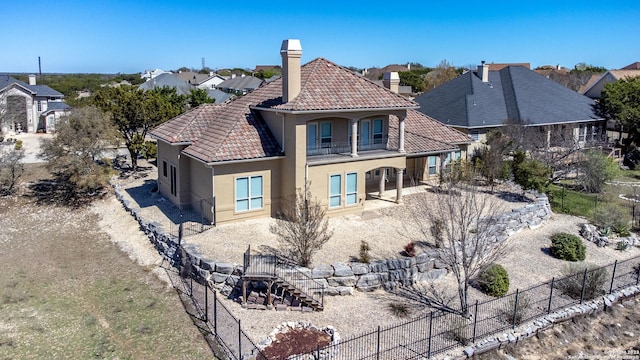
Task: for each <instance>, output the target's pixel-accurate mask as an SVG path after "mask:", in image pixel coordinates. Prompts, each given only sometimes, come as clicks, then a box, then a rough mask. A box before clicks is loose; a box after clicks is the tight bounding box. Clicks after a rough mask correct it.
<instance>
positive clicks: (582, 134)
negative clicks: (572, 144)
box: [578, 125, 587, 141]
mask: <svg viewBox="0 0 640 360" xmlns="http://www.w3.org/2000/svg"><path fill="white" fill-rule="evenodd" d="M586 135H587V128H586V127H585V126H584V125H580V127H579V128H578V141H584V140H585V137H586Z"/></svg>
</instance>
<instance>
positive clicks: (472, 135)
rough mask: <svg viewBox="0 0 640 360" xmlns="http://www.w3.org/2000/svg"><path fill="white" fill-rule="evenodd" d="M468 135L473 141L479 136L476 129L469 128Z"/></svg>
mask: <svg viewBox="0 0 640 360" xmlns="http://www.w3.org/2000/svg"><path fill="white" fill-rule="evenodd" d="M469 136H471V139H473V141H478V139H479V138H480V133H479V132H478V130H471V131H469Z"/></svg>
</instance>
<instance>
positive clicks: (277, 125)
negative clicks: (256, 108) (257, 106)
mask: <svg viewBox="0 0 640 360" xmlns="http://www.w3.org/2000/svg"><path fill="white" fill-rule="evenodd" d="M260 114H261V116H262V118H263V119H264V121H265V122H266V123H267V126H269V130H271V134H273V137H274V138H275V139H276V141H277V142H278V144H279V145H280V148H281V149H283V148H284V147H285V146H286V144H285V143H284V141H285V139H284V138H283V137H284V132H283V126H284V122H283V117H282V115H280V114H277V113H275V112H269V111H263V112H261V113H260Z"/></svg>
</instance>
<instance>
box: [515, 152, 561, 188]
mask: <svg viewBox="0 0 640 360" xmlns="http://www.w3.org/2000/svg"><path fill="white" fill-rule="evenodd" d="M512 171H513V180H514V181H515V182H516V184H518V185H520V186H521V187H522V189H523V190H536V191H538V192H544V190H545V188H546V187H547V185H548V184H549V177H550V176H551V168H549V167H548V166H546V165H544V164H543V163H542V162H540V161H538V160H533V159H527V158H526V154H525V153H524V152H523V151H516V153H515V154H514V156H513V166H512Z"/></svg>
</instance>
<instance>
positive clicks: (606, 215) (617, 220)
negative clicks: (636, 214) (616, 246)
mask: <svg viewBox="0 0 640 360" xmlns="http://www.w3.org/2000/svg"><path fill="white" fill-rule="evenodd" d="M593 222H594V223H595V224H596V225H598V226H599V227H600V228H601V229H605V228H610V229H612V230H613V231H615V232H617V233H619V231H618V230H623V229H624V228H627V229H628V225H629V223H630V222H631V217H630V216H629V212H628V211H626V210H625V209H623V208H622V206H620V205H619V204H616V203H614V202H603V203H602V204H598V208H597V209H596V211H595V213H594V214H593ZM620 236H624V235H620Z"/></svg>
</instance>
